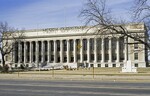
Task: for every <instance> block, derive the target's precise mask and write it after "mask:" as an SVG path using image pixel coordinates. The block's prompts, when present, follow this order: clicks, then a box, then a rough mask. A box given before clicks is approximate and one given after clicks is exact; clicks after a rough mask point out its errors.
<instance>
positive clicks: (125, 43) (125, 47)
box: [124, 37, 128, 62]
mask: <svg viewBox="0 0 150 96" xmlns="http://www.w3.org/2000/svg"><path fill="white" fill-rule="evenodd" d="M127 43H128V42H127V38H126V37H125V38H124V61H125V62H126V61H127V54H128V53H127V52H128V51H127V47H128V46H127Z"/></svg>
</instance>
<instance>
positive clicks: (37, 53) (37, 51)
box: [36, 41, 39, 66]
mask: <svg viewBox="0 0 150 96" xmlns="http://www.w3.org/2000/svg"><path fill="white" fill-rule="evenodd" d="M36 63H37V66H38V63H39V44H38V41H36Z"/></svg>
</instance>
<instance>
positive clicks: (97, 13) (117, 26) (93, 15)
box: [80, 0, 150, 49]
mask: <svg viewBox="0 0 150 96" xmlns="http://www.w3.org/2000/svg"><path fill="white" fill-rule="evenodd" d="M140 1H141V0H139V2H140ZM143 1H145V2H146V1H147V0H143ZM80 16H81V17H82V18H83V19H84V20H85V25H92V26H91V28H95V29H96V31H95V34H96V35H100V36H104V35H106V34H111V35H112V36H114V34H115V35H119V36H121V37H126V38H131V39H134V40H136V41H138V43H141V44H144V45H145V46H146V48H148V49H150V45H149V43H148V42H147V40H145V39H147V37H144V35H143V34H139V33H131V32H129V31H128V30H127V28H126V23H129V22H125V20H120V21H119V20H117V19H116V18H115V17H114V16H113V15H112V13H111V10H110V9H109V8H108V7H107V6H106V0H87V3H86V4H85V6H84V8H83V10H82V11H81V13H80ZM134 25H137V26H138V25H140V23H137V24H134ZM146 36H147V35H146Z"/></svg>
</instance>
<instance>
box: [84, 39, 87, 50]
mask: <svg viewBox="0 0 150 96" xmlns="http://www.w3.org/2000/svg"><path fill="white" fill-rule="evenodd" d="M83 50H84V51H86V50H87V39H83Z"/></svg>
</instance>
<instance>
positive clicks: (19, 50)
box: [18, 42, 22, 64]
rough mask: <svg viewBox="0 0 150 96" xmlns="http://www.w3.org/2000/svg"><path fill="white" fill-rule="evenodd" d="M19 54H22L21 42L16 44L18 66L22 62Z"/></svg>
mask: <svg viewBox="0 0 150 96" xmlns="http://www.w3.org/2000/svg"><path fill="white" fill-rule="evenodd" d="M21 52H22V46H21V42H18V63H19V64H20V63H21V60H22V56H21Z"/></svg>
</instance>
